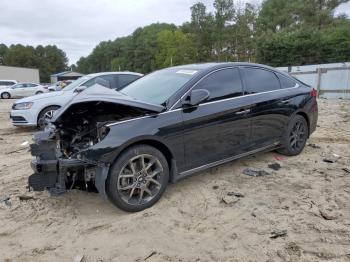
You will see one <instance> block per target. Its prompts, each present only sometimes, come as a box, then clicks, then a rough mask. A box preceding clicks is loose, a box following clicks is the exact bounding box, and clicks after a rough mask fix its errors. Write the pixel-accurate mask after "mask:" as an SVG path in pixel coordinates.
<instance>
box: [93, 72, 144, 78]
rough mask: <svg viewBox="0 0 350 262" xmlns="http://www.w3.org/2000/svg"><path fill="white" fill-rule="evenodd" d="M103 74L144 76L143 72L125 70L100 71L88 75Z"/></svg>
mask: <svg viewBox="0 0 350 262" xmlns="http://www.w3.org/2000/svg"><path fill="white" fill-rule="evenodd" d="M103 75H135V76H143V74H140V73H135V72H129V71H123V72H100V73H93V74H88V75H86V76H89V77H95V76H103Z"/></svg>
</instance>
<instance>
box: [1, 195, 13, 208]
mask: <svg viewBox="0 0 350 262" xmlns="http://www.w3.org/2000/svg"><path fill="white" fill-rule="evenodd" d="M10 199H11V198H10V197H9V196H2V197H0V203H1V202H4V203H5V205H6V206H11V201H10Z"/></svg>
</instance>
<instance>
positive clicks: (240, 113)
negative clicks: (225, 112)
mask: <svg viewBox="0 0 350 262" xmlns="http://www.w3.org/2000/svg"><path fill="white" fill-rule="evenodd" d="M248 113H250V109H245V110H240V111H238V112H236V113H235V114H236V115H244V114H248Z"/></svg>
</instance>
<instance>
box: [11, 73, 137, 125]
mask: <svg viewBox="0 0 350 262" xmlns="http://www.w3.org/2000/svg"><path fill="white" fill-rule="evenodd" d="M142 76H143V75H142V74H139V73H133V72H105V73H97V74H90V75H86V76H83V77H81V78H79V79H77V80H75V81H74V82H73V83H71V84H69V85H67V86H66V87H65V88H64V89H62V91H57V92H48V93H45V94H41V95H36V96H31V97H27V98H24V99H20V100H18V101H16V102H15V103H14V104H13V106H12V110H11V114H10V118H11V119H12V124H13V125H15V126H38V127H40V128H42V127H43V126H44V122H45V119H47V118H51V117H52V116H53V112H54V111H55V110H57V109H58V108H60V107H62V106H64V105H65V104H66V103H67V102H69V101H70V100H71V99H72V98H73V96H74V95H75V94H78V93H79V92H80V91H82V90H83V89H84V88H89V87H90V86H92V85H94V84H95V83H96V82H97V81H99V80H98V79H102V81H106V82H107V83H108V85H109V87H110V88H112V89H116V90H120V89H122V88H123V87H125V86H126V85H128V84H129V83H131V82H133V81H135V80H136V79H138V78H140V77H142Z"/></svg>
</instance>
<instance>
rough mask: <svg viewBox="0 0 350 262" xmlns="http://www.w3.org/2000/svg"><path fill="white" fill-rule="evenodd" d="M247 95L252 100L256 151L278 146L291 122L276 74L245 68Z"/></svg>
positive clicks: (251, 115) (260, 69)
mask: <svg viewBox="0 0 350 262" xmlns="http://www.w3.org/2000/svg"><path fill="white" fill-rule="evenodd" d="M241 71H242V73H243V80H244V91H245V95H246V96H249V97H250V100H251V108H250V109H251V111H250V113H249V114H250V117H251V121H252V134H251V143H252V147H253V148H259V147H264V146H267V145H270V144H273V143H277V142H278V141H279V140H280V137H281V136H282V134H283V131H284V127H285V125H286V123H287V121H288V111H289V109H288V107H286V100H285V99H286V98H285V96H284V93H283V92H282V91H283V90H282V89H281V87H280V81H279V79H278V77H277V76H276V74H275V73H274V72H273V71H270V70H268V69H264V68H257V67H244V68H242V70H241Z"/></svg>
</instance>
